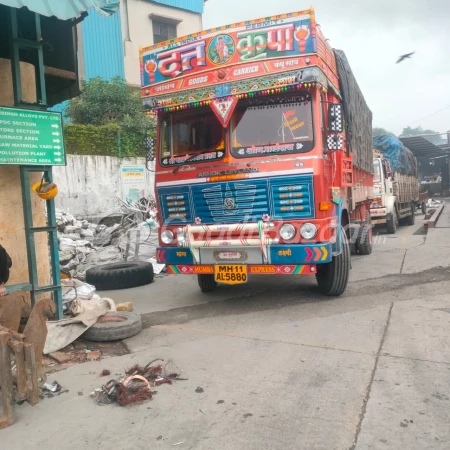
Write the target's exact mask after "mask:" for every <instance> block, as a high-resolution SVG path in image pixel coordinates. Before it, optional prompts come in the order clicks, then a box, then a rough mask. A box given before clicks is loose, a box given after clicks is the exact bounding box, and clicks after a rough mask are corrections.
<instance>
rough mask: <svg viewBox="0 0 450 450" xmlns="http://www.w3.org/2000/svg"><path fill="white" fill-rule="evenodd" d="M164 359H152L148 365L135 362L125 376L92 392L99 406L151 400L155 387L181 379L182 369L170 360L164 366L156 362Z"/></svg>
mask: <svg viewBox="0 0 450 450" xmlns="http://www.w3.org/2000/svg"><path fill="white" fill-rule="evenodd" d="M159 361H161V362H163V361H164V360H162V359H156V360H153V361H150V362H149V363H148V364H147V365H146V366H140V365H139V364H135V365H134V366H132V367H130V368H129V369H127V370H126V371H125V376H123V377H121V378H119V379H117V380H115V379H113V380H109V381H108V382H107V383H106V384H104V385H103V386H102V387H101V388H98V389H96V390H95V391H94V392H92V393H91V396H92V397H93V398H94V401H95V403H96V404H97V405H99V406H104V405H109V404H111V403H114V402H116V403H118V404H119V405H120V406H127V405H130V404H134V403H142V402H144V401H146V400H151V399H152V398H153V396H154V395H155V394H156V391H155V387H157V386H160V385H162V384H172V383H173V381H176V380H180V379H181V378H179V376H180V370H179V369H178V368H177V367H176V366H175V364H174V363H173V362H172V361H171V360H169V361H168V362H167V363H166V364H165V365H164V366H163V365H162V364H157V365H154V364H156V363H157V362H159Z"/></svg>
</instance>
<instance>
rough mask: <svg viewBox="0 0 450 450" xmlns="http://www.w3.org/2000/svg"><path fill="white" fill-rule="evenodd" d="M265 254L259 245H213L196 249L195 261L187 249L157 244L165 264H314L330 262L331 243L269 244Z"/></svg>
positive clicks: (158, 256)
mask: <svg viewBox="0 0 450 450" xmlns="http://www.w3.org/2000/svg"><path fill="white" fill-rule="evenodd" d="M267 250H268V251H267V254H266V255H265V253H264V252H263V251H262V250H261V249H260V248H259V247H245V246H242V247H240V246H239V247H238V246H233V247H214V248H208V247H205V248H201V249H199V258H198V261H195V260H194V256H193V254H192V252H191V251H190V250H189V249H188V248H179V247H178V248H177V247H160V248H158V250H157V253H156V258H157V261H158V263H160V264H167V265H175V266H178V265H187V266H190V265H210V266H214V265H216V264H246V265H249V266H250V265H257V266H261V265H307V264H311V265H315V264H325V263H328V262H330V261H331V257H332V248H331V244H310V245H302V244H295V245H286V244H285V245H281V244H280V245H271V246H269V247H267Z"/></svg>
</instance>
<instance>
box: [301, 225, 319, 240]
mask: <svg viewBox="0 0 450 450" xmlns="http://www.w3.org/2000/svg"><path fill="white" fill-rule="evenodd" d="M300 234H301V236H302V238H303V239H308V240H310V239H314V238H315V237H316V235H317V227H316V226H315V225H314V224H313V223H305V224H304V225H303V226H302V227H301V228H300Z"/></svg>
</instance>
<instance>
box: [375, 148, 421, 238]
mask: <svg viewBox="0 0 450 450" xmlns="http://www.w3.org/2000/svg"><path fill="white" fill-rule="evenodd" d="M373 170H374V178H373V196H374V199H373V202H372V205H371V207H370V217H371V220H372V224H373V225H386V229H387V232H388V233H389V234H394V233H395V232H396V231H397V226H398V225H414V222H415V211H416V203H417V202H418V200H419V184H418V181H417V178H416V177H414V176H412V175H404V174H400V173H394V172H393V171H392V169H391V165H390V163H389V160H388V159H386V158H384V157H383V155H382V154H381V153H379V152H377V151H375V152H374V159H373Z"/></svg>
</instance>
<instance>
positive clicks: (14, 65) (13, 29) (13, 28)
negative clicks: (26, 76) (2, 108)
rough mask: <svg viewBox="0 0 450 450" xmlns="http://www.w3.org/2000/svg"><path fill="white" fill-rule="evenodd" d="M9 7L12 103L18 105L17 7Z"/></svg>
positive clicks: (20, 93)
mask: <svg viewBox="0 0 450 450" xmlns="http://www.w3.org/2000/svg"><path fill="white" fill-rule="evenodd" d="M10 9H11V23H10V44H11V71H12V81H13V93H14V105H15V106H18V105H20V103H21V102H22V81H21V77H20V55H19V47H18V45H17V44H16V39H17V38H18V33H17V9H16V8H10Z"/></svg>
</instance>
